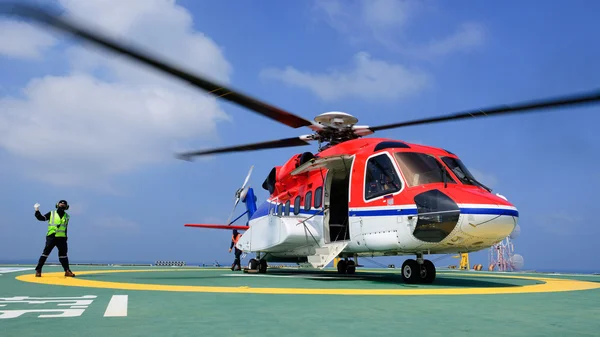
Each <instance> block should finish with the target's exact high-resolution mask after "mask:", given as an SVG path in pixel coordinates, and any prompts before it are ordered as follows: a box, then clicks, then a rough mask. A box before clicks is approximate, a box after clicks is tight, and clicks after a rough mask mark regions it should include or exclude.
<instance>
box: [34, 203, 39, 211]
mask: <svg viewBox="0 0 600 337" xmlns="http://www.w3.org/2000/svg"><path fill="white" fill-rule="evenodd" d="M33 208H34V209H35V210H36V211H39V210H40V204H39V203H37V202H36V203H35V205H33Z"/></svg>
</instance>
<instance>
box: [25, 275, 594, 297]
mask: <svg viewBox="0 0 600 337" xmlns="http://www.w3.org/2000/svg"><path fill="white" fill-rule="evenodd" d="M175 271H200V270H198V269H168V270H164V269H139V270H135V269H133V270H91V271H80V272H78V273H77V275H92V274H110V273H141V272H175ZM467 275H468V276H476V277H494V278H512V279H524V280H533V281H541V282H544V283H542V284H532V285H524V286H514V287H490V288H437V289H436V288H427V289H423V288H421V289H335V288H333V289H323V288H251V287H248V286H232V287H216V286H190V285H165V284H146V283H122V282H110V281H95V280H86V279H81V278H70V277H69V278H67V277H65V276H64V273H62V272H55V273H46V274H43V276H42V277H35V275H34V274H26V275H20V276H17V277H16V279H17V280H20V281H24V282H31V283H40V284H51V285H61V286H72V287H87V288H105V289H121V290H151V291H177V292H200V293H241V294H287V295H483V294H523V293H546V292H563V291H575V290H590V289H598V288H600V283H596V282H588V281H579V280H569V279H556V278H545V277H531V276H503V275H489V274H488V275H483V274H482V275H473V274H467ZM467 275H461V276H467Z"/></svg>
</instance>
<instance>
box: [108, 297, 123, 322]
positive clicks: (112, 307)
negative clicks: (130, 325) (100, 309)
mask: <svg viewBox="0 0 600 337" xmlns="http://www.w3.org/2000/svg"><path fill="white" fill-rule="evenodd" d="M123 316H127V295H113V297H112V298H111V299H110V302H108V306H107V307H106V311H105V312H104V317H123Z"/></svg>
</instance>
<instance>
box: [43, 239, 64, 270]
mask: <svg viewBox="0 0 600 337" xmlns="http://www.w3.org/2000/svg"><path fill="white" fill-rule="evenodd" d="M54 247H56V248H58V260H59V261H60V264H62V267H63V269H64V270H65V271H67V270H70V269H69V258H68V257H67V251H68V250H69V247H68V245H67V238H57V237H54V236H47V237H46V246H45V247H44V251H43V252H42V256H40V260H39V261H38V265H37V267H35V270H37V271H42V267H43V266H44V263H46V260H47V259H48V256H49V255H50V253H52V250H53V249H54Z"/></svg>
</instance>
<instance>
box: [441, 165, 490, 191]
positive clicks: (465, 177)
mask: <svg viewBox="0 0 600 337" xmlns="http://www.w3.org/2000/svg"><path fill="white" fill-rule="evenodd" d="M442 161H443V162H444V164H446V165H447V166H448V167H449V168H450V169H451V170H452V172H453V173H454V175H456V177H457V178H458V179H460V181H461V182H462V183H463V184H465V185H473V186H479V187H483V188H484V189H486V190H490V189H489V188H488V187H486V186H484V185H483V184H482V183H480V182H478V181H477V180H476V179H475V177H474V176H473V175H472V174H471V172H469V170H468V169H467V167H466V166H465V165H464V164H463V163H462V161H461V160H460V159H457V158H452V157H442Z"/></svg>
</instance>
